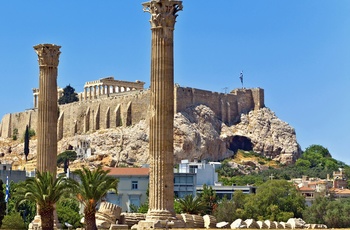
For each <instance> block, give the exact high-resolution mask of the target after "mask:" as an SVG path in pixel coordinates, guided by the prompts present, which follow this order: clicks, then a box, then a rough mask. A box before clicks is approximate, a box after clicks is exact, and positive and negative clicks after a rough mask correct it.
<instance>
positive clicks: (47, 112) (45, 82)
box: [34, 44, 61, 175]
mask: <svg viewBox="0 0 350 230" xmlns="http://www.w3.org/2000/svg"><path fill="white" fill-rule="evenodd" d="M60 48H61V46H57V45H53V44H39V45H36V46H34V49H35V52H36V53H37V54H38V62H39V69H40V73H39V92H40V93H39V101H38V129H37V134H38V143H37V170H38V171H40V172H45V171H49V172H51V173H53V174H54V175H56V164H57V118H58V105H57V66H58V62H59V61H58V58H59V55H60V53H61V52H60V50H59V49H60Z"/></svg>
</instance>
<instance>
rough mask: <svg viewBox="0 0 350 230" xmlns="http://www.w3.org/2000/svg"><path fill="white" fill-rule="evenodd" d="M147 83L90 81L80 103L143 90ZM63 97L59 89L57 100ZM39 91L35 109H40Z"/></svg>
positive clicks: (80, 97)
mask: <svg viewBox="0 0 350 230" xmlns="http://www.w3.org/2000/svg"><path fill="white" fill-rule="evenodd" d="M144 85H145V82H142V81H139V80H136V81H135V82H131V81H121V80H114V77H112V76H111V77H105V78H101V79H99V80H96V81H88V82H86V83H85V85H84V92H82V93H78V97H79V101H87V100H92V99H97V98H100V97H101V96H104V97H106V96H107V97H109V96H110V94H115V93H122V92H128V91H133V90H141V89H143V88H144ZM62 95H63V89H62V88H57V99H59V98H60V97H61V96H62ZM38 96H39V89H38V88H33V97H34V98H33V108H37V107H38Z"/></svg>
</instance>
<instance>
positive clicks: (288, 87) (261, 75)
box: [0, 0, 350, 164]
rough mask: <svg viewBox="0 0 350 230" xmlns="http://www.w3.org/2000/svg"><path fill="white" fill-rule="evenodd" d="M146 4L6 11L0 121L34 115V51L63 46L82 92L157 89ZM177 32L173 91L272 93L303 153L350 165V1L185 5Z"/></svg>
mask: <svg viewBox="0 0 350 230" xmlns="http://www.w3.org/2000/svg"><path fill="white" fill-rule="evenodd" d="M141 3H142V0H124V1H122V0H103V1H82V0H74V1H68V0H65V1H44V0H35V1H24V0H11V1H1V2H0V21H1V23H0V33H1V35H0V78H1V82H2V84H1V85H2V86H1V91H0V96H1V97H0V104H1V108H0V116H1V117H2V116H3V115H4V114H6V113H13V112H20V111H23V110H25V109H27V108H31V107H32V106H33V97H32V88H35V87H38V73H39V67H38V62H37V56H36V54H35V52H34V50H33V46H34V45H36V44H39V43H54V44H57V45H61V46H62V48H61V52H62V54H61V56H60V64H59V70H58V71H59V76H58V84H59V85H60V86H61V87H65V86H66V85H68V84H71V86H73V87H74V88H75V89H76V90H77V91H78V92H81V91H82V90H83V85H84V83H85V82H86V81H91V80H96V79H99V78H102V77H107V76H114V77H115V78H116V79H120V80H128V81H135V80H141V81H145V82H146V87H149V82H150V80H149V78H150V76H149V72H150V44H151V41H150V39H151V31H150V24H149V22H148V21H149V18H150V15H149V14H148V13H144V12H143V11H142V6H141ZM183 6H184V10H183V11H182V12H180V13H179V17H178V18H177V23H176V27H175V48H174V51H175V82H176V83H178V84H180V85H181V86H187V87H194V88H200V89H206V90H211V91H216V92H225V88H226V87H227V88H228V90H231V89H234V88H237V87H241V84H240V81H239V73H240V72H241V71H242V70H243V72H244V86H245V87H247V88H249V87H261V88H263V89H265V105H266V106H267V107H269V108H270V109H271V110H273V111H274V112H275V113H276V115H277V116H278V117H279V118H280V119H282V120H283V121H285V122H287V123H289V124H290V125H291V126H292V127H294V128H295V130H296V133H297V139H298V142H299V143H300V145H301V147H302V149H305V148H306V147H308V146H310V145H311V144H320V145H323V146H324V147H326V148H328V149H329V150H330V152H331V154H332V156H333V157H335V158H336V159H338V160H341V161H344V162H346V163H348V164H350V155H349V154H348V145H347V144H348V143H349V142H350V134H349V128H350V119H349V117H350V116H349V115H350V103H349V102H350V94H349V93H348V89H349V88H350V77H349V76H350V14H349V12H350V1H348V0H337V1H332V0H285V1H281V0H264V1H262V0H240V1H238V0H217V1H198V0H184V1H183Z"/></svg>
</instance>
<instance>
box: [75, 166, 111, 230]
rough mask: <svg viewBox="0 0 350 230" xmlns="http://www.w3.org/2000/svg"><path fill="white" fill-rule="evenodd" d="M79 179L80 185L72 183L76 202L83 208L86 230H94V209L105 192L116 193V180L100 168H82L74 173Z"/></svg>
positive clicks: (107, 171)
mask: <svg viewBox="0 0 350 230" xmlns="http://www.w3.org/2000/svg"><path fill="white" fill-rule="evenodd" d="M74 173H75V174H76V175H77V176H78V177H79V179H80V183H78V182H76V181H72V183H73V184H74V187H75V189H74V190H75V194H76V195H77V199H78V201H79V202H80V203H81V204H82V205H83V206H84V217H85V224H86V230H96V229H97V227H96V217H95V214H96V207H97V204H98V203H99V202H100V201H101V199H102V198H103V197H105V196H106V194H107V192H108V191H110V190H112V191H115V192H117V186H118V179H116V178H113V177H111V176H109V175H108V173H109V170H103V169H102V167H101V166H99V167H98V168H96V169H95V170H92V171H90V170H89V169H88V168H85V167H83V169H79V170H76V171H74Z"/></svg>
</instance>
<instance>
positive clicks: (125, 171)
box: [104, 167, 149, 176]
mask: <svg viewBox="0 0 350 230" xmlns="http://www.w3.org/2000/svg"><path fill="white" fill-rule="evenodd" d="M104 169H105V170H110V172H109V173H108V175H111V176H148V175H149V168H109V167H105V168H104Z"/></svg>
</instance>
